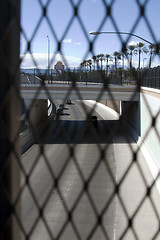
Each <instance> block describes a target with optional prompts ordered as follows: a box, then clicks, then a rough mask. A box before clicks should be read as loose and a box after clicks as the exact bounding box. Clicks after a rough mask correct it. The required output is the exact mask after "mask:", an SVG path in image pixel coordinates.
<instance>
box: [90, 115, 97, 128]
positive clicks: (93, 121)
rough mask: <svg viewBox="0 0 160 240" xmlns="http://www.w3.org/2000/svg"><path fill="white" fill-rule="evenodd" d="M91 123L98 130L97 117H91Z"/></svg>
mask: <svg viewBox="0 0 160 240" xmlns="http://www.w3.org/2000/svg"><path fill="white" fill-rule="evenodd" d="M91 122H92V123H93V125H94V127H95V128H98V120H97V116H91Z"/></svg>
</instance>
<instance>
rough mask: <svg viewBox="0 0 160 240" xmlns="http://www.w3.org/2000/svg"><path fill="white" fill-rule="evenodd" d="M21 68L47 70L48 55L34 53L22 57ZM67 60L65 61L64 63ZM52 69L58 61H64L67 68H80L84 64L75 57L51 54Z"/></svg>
mask: <svg viewBox="0 0 160 240" xmlns="http://www.w3.org/2000/svg"><path fill="white" fill-rule="evenodd" d="M21 59H22V62H21V66H20V68H24V69H26V68H39V69H47V68H48V54H47V53H33V54H32V55H31V54H29V53H27V54H26V55H21ZM64 59H65V61H64ZM50 60H51V61H52V63H51V68H54V65H55V64H56V63H57V61H62V62H63V64H64V65H66V67H69V68H72V67H78V66H79V65H80V63H81V62H82V59H81V58H77V57H74V56H65V55H63V56H62V55H61V54H54V55H53V54H50Z"/></svg>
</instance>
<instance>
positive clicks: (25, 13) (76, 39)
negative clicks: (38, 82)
mask: <svg viewBox="0 0 160 240" xmlns="http://www.w3.org/2000/svg"><path fill="white" fill-rule="evenodd" d="M145 3H146V4H145ZM77 4H79V8H78V9H79V12H78V18H76V17H75V18H73V15H74V11H73V5H77ZM105 4H106V5H111V6H112V7H111V10H112V15H111V16H112V18H110V17H107V20H106V5H105ZM138 4H139V5H144V4H145V6H146V7H145V18H140V20H139V21H138V18H139V6H138ZM46 5H47V18H45V17H43V18H42V7H41V6H46ZM159 11H160V0H83V1H79V0H50V1H48V0H22V1H21V26H22V29H23V32H22V34H21V55H22V56H24V58H23V61H22V64H21V67H22V68H33V67H34V66H35V65H34V63H33V61H32V58H31V56H30V53H29V52H28V51H27V50H26V42H27V41H31V52H32V56H33V57H34V59H35V60H36V64H37V66H38V67H39V68H47V64H48V60H47V59H48V38H47V36H49V40H50V58H51V59H52V58H53V62H52V66H51V67H53V66H54V64H55V63H56V62H57V61H58V60H61V61H63V58H62V56H61V54H62V55H63V57H64V58H65V60H66V63H67V65H68V66H69V67H78V66H79V64H80V63H81V62H82V61H83V60H84V59H89V58H90V59H91V58H92V54H91V53H89V54H88V41H92V40H93V39H95V41H94V49H93V50H94V51H93V54H94V55H97V54H100V53H103V54H113V52H114V51H119V50H120V49H121V41H120V39H119V38H118V36H117V35H108V34H107V35H104V34H103V35H99V36H97V37H96V38H95V36H92V35H89V32H90V31H97V30H100V31H117V30H118V31H123V32H131V31H132V29H134V31H133V33H134V34H136V35H139V36H141V37H143V38H145V39H147V40H148V41H150V42H153V43H154V42H155V40H156V41H159V40H160V32H159V22H160V14H159ZM79 19H80V21H79ZM71 20H72V21H71ZM136 21H137V22H136ZM69 23H70V25H69ZM68 25H69V27H68V30H67V31H66V28H67V26H68ZM127 38H128V35H123V36H122V39H123V40H126V39H127ZM57 41H61V42H62V48H61V50H62V52H61V53H60V52H57ZM139 41H140V40H138V39H136V38H135V37H131V38H130V39H129V41H128V43H129V44H131V43H132V44H136V43H137V42H139ZM146 46H147V44H146ZM147 57H148V56H147V55H146V54H144V55H143V56H142V60H143V59H144V58H147ZM137 61H138V60H137V57H136V56H135V57H134V65H135V66H136V65H137ZM63 62H64V61H63ZM145 64H147V59H145ZM157 64H159V58H158V57H155V58H154V65H157Z"/></svg>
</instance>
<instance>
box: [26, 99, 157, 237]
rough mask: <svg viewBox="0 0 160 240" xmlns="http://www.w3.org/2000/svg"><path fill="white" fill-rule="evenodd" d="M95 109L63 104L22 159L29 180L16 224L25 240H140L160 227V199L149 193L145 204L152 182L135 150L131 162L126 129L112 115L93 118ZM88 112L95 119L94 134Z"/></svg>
mask: <svg viewBox="0 0 160 240" xmlns="http://www.w3.org/2000/svg"><path fill="white" fill-rule="evenodd" d="M58 104H59V102H58V101H57V105H58ZM93 104H94V103H90V102H87V105H82V103H81V102H80V101H77V102H74V104H72V105H66V106H65V109H64V115H62V116H60V118H59V119H57V120H53V121H52V122H51V123H50V125H49V127H48V130H47V131H45V132H44V134H43V135H42V136H41V138H40V139H39V142H37V144H35V145H33V146H32V147H31V148H30V149H29V150H28V151H27V152H25V153H24V154H23V155H22V165H23V167H24V170H25V175H27V176H28V175H29V178H28V182H27V185H25V183H26V177H25V176H24V174H22V183H21V184H22V189H23V191H22V194H21V205H22V208H21V223H22V226H23V227H24V231H25V233H27V235H28V236H29V237H30V238H29V239H34V240H41V239H43V240H49V239H65V240H72V239H73V240H76V239H84V240H85V239H95V240H96V239H100V240H103V239H104V240H106V239H113V240H115V239H119V238H120V236H123V237H122V239H129V240H132V239H145V240H146V239H152V237H153V236H154V234H155V233H156V231H157V230H158V228H159V215H160V208H159V204H158V201H159V195H158V193H157V190H156V188H155V187H153V189H152V198H151V196H149V197H147V198H145V194H146V185H147V186H149V185H150V184H151V183H152V176H151V175H150V172H149V170H148V168H147V165H146V164H145V161H144V158H143V156H142V155H141V153H140V151H138V154H137V160H138V164H136V163H135V162H132V160H133V154H132V152H133V151H135V152H136V151H137V145H136V143H134V141H133V140H132V139H131V138H130V137H129V136H128V135H127V130H126V128H123V126H122V124H121V125H119V121H118V120H117V117H116V116H115V115H113V114H112V113H111V112H110V111H107V110H105V111H104V109H99V107H96V109H95V111H93V112H92V110H91V108H89V106H91V105H92V106H93ZM86 112H88V115H89V114H91V115H95V114H96V116H97V117H98V123H99V127H98V129H95V128H94V126H93V125H92V124H91V122H90V121H89V119H87V118H86ZM119 126H121V127H119ZM124 132H125V134H124ZM128 142H129V144H128ZM116 184H120V187H119V189H117V194H115V185H116ZM145 199H146V200H145ZM151 199H152V201H151ZM39 208H41V209H42V211H39ZM128 219H132V221H128ZM129 223H130V225H129V227H128V224H129ZM51 236H53V238H52V237H51ZM155 239H160V236H159V235H157V238H155Z"/></svg>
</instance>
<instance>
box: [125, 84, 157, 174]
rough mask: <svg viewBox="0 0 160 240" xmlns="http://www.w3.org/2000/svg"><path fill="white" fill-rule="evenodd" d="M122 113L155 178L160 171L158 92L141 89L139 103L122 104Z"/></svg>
mask: <svg viewBox="0 0 160 240" xmlns="http://www.w3.org/2000/svg"><path fill="white" fill-rule="evenodd" d="M122 112H123V116H124V118H125V120H126V121H127V122H128V123H129V125H130V126H131V127H132V129H133V131H131V133H132V136H133V137H134V139H135V140H136V141H137V143H138V144H139V145H140V149H141V151H142V152H143V154H144V155H145V157H146V161H147V163H148V165H149V167H150V170H151V171H152V173H153V176H155V177H156V174H157V171H158V170H160V90H155V89H153V88H152V89H151V88H145V87H143V88H142V89H141V94H140V102H139V103H138V102H134V103H133V102H130V103H129V102H122Z"/></svg>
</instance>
